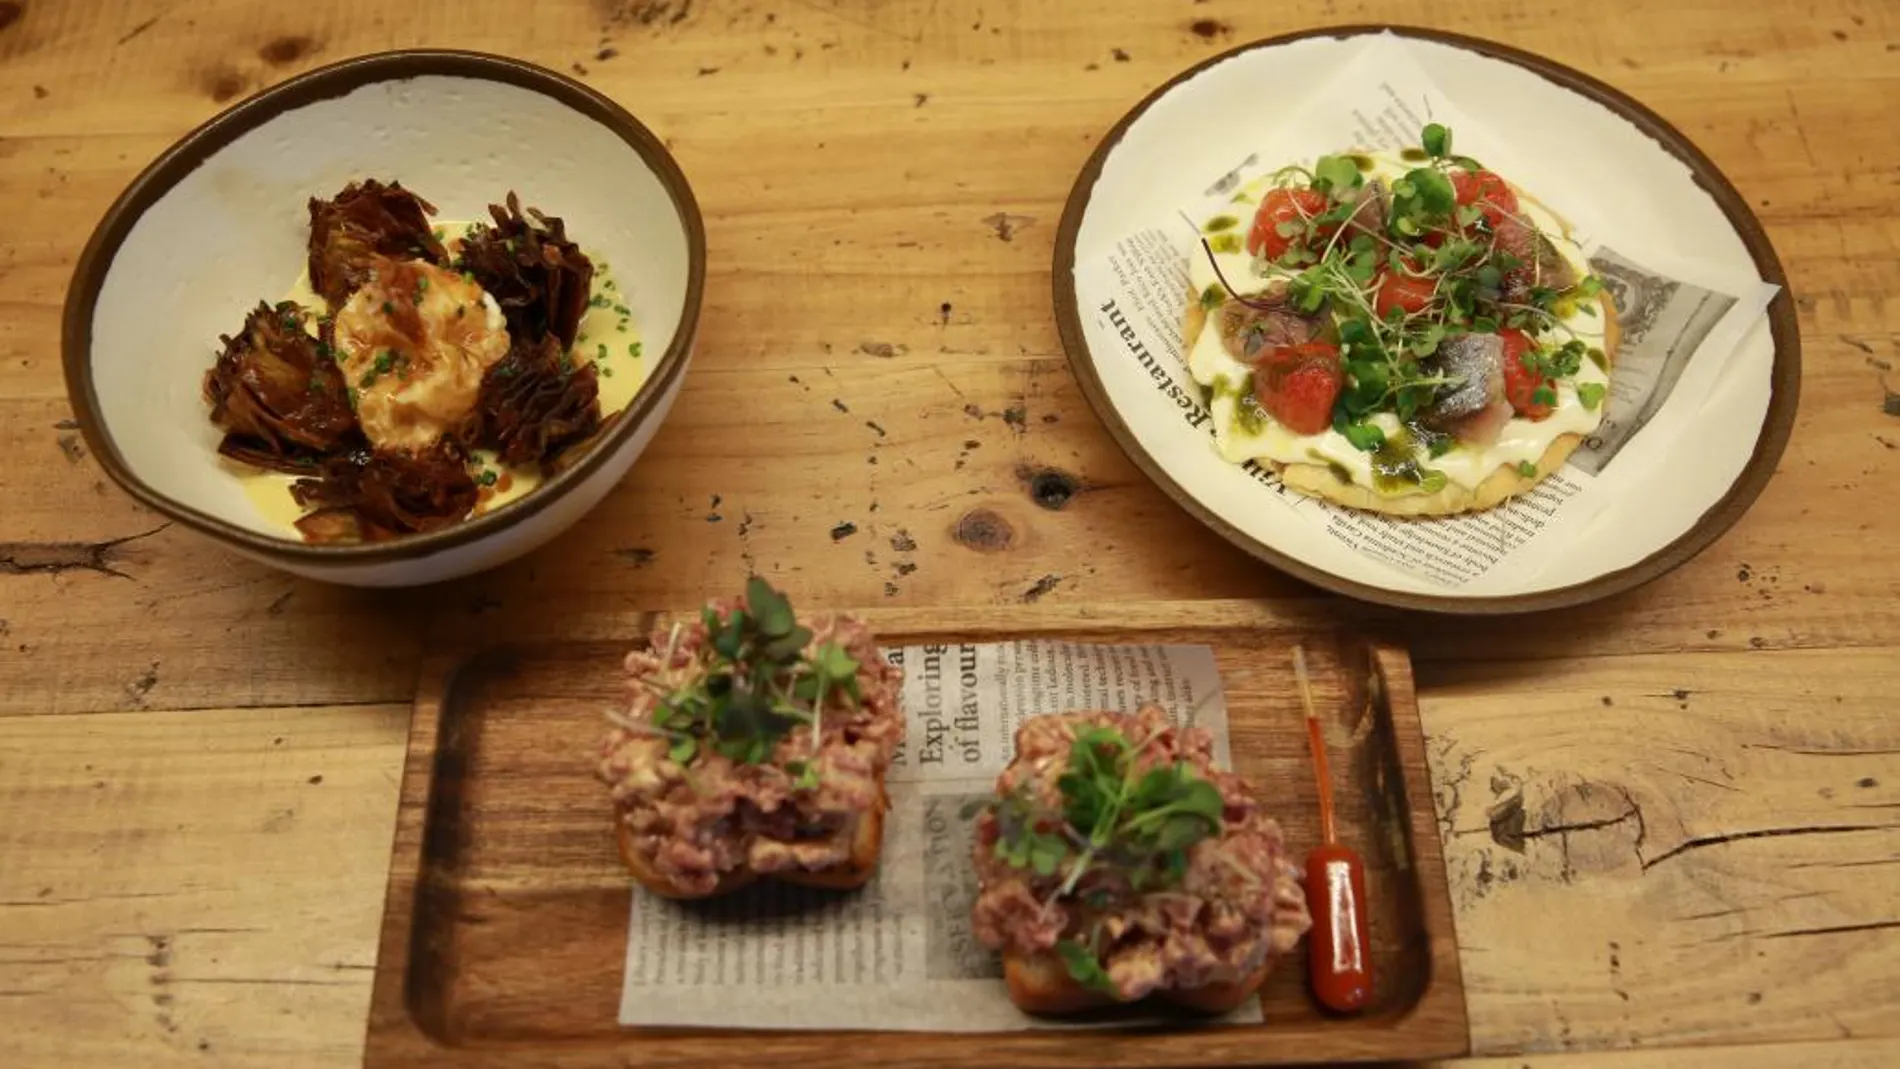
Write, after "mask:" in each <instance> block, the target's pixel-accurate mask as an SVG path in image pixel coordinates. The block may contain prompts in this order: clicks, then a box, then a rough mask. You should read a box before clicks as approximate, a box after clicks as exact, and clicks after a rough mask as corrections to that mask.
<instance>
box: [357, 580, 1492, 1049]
mask: <svg viewBox="0 0 1900 1069" xmlns="http://www.w3.org/2000/svg"><path fill="white" fill-rule="evenodd" d="M863 615H864V616H865V618H866V619H867V620H868V621H869V622H870V623H871V625H872V626H873V628H875V629H876V631H877V634H878V637H879V641H880V642H881V643H884V644H886V645H892V646H896V645H911V644H916V643H923V642H988V641H999V642H1000V641H1009V640H1013V639H1057V640H1070V641H1081V642H1102V643H1181V644H1199V645H1206V646H1209V647H1212V648H1213V650H1214V651H1215V658H1216V663H1217V665H1218V667H1219V669H1220V673H1221V678H1222V683H1223V686H1224V688H1225V690H1226V696H1227V703H1228V715H1229V720H1230V735H1231V739H1232V750H1233V754H1234V763H1235V765H1236V767H1237V769H1238V770H1239V771H1240V772H1242V773H1243V774H1245V775H1247V776H1248V777H1249V779H1250V780H1251V781H1252V782H1253V784H1254V785H1255V788H1256V789H1257V790H1258V792H1259V793H1260V795H1261V797H1262V800H1263V802H1264V803H1265V805H1266V806H1267V809H1268V811H1269V812H1270V813H1272V814H1273V815H1274V816H1275V817H1276V818H1277V819H1278V820H1279V821H1280V822H1281V824H1282V826H1283V827H1284V828H1285V830H1286V834H1287V839H1288V844H1289V846H1290V847H1291V849H1292V850H1293V852H1294V854H1295V856H1296V857H1298V856H1303V855H1304V853H1305V851H1306V850H1308V849H1310V848H1311V847H1312V846H1313V845H1314V844H1315V843H1316V842H1317V841H1318V828H1317V824H1318V820H1317V804H1318V803H1317V794H1316V788H1315V786H1314V783H1313V777H1312V773H1311V771H1310V766H1309V763H1308V758H1307V752H1306V743H1305V731H1304V729H1303V721H1302V720H1301V713H1300V707H1299V703H1298V698H1297V694H1296V691H1295V689H1294V687H1293V677H1292V669H1291V650H1292V647H1293V645H1294V643H1295V642H1299V643H1302V644H1303V645H1304V646H1305V647H1306V650H1307V655H1308V658H1309V662H1310V665H1311V668H1312V670H1313V672H1314V677H1315V678H1314V682H1315V698H1316V700H1317V701H1318V703H1319V707H1320V709H1321V713H1322V716H1323V717H1324V718H1326V720H1327V722H1328V727H1327V730H1328V735H1329V739H1330V743H1331V753H1332V758H1333V776H1334V781H1335V786H1336V791H1337V793H1338V810H1339V812H1338V818H1339V822H1340V834H1341V837H1342V839H1343V840H1344V841H1346V842H1347V843H1349V844H1350V845H1353V846H1354V847H1356V848H1357V849H1359V850H1360V852H1361V853H1362V854H1363V856H1364V857H1365V859H1366V867H1367V883H1368V896H1369V898H1370V901H1371V914H1372V915H1371V933H1372V943H1373V964H1374V968H1375V970H1376V978H1377V979H1376V992H1375V995H1374V998H1373V1000H1372V1004H1371V1007H1370V1009H1369V1010H1368V1011H1367V1012H1365V1013H1363V1014H1361V1015H1358V1016H1353V1017H1329V1016H1327V1015H1325V1014H1323V1013H1322V1012H1320V1011H1319V1009H1318V1008H1317V1006H1316V1005H1315V1003H1314V1002H1313V1001H1312V999H1311V998H1310V996H1309V995H1308V993H1307V991H1306V989H1305V979H1304V977H1305V962H1304V960H1303V955H1304V953H1305V951H1304V945H1305V944H1304V943H1302V947H1301V949H1300V950H1298V951H1295V953H1294V954H1293V955H1291V956H1289V957H1288V958H1287V959H1285V960H1283V961H1282V962H1280V964H1279V965H1278V966H1277V967H1276V968H1275V970H1274V972H1273V974H1272V976H1271V978H1270V979H1269V981H1268V983H1267V986H1266V988H1265V989H1264V990H1263V992H1262V1013H1263V1015H1264V1018H1265V1021H1264V1023H1262V1024H1257V1025H1211V1024H1210V1025H1198V1026H1197V1025H1187V1026H1177V1027H1171V1028H1164V1029H1153V1028H1148V1029H1132V1028H1131V1029H1125V1030H1116V1031H1114V1032H1113V1033H1111V1034H1103V1033H1101V1032H1082V1033H1078V1032H1073V1031H1056V1030H1044V1031H1019V1032H998V1033H961V1034H959V1033H922V1032H880V1031H870V1030H866V1031H854V1032H848V1033H847V1032H821V1031H789V1030H788V1031H771V1032H767V1031H759V1030H748V1029H732V1030H709V1029H684V1028H674V1029H652V1028H638V1029H636V1028H627V1027H623V1026H621V1025H619V1024H618V1023H617V1019H616V1018H617V1010H618V1006H619V999H620V991H621V980H622V971H623V967H624V958H625V952H626V937H627V921H628V912H629V907H630V904H631V903H630V898H629V896H630V895H632V894H633V893H635V890H634V887H633V884H632V883H631V881H630V879H629V878H628V877H627V875H626V873H625V871H624V869H623V868H622V867H621V862H620V860H619V857H618V854H617V853H616V850H615V847H614V840H613V827H612V818H611V813H612V810H611V806H610V804H609V802H608V800H607V795H606V789H605V788H604V787H603V786H602V785H601V784H599V783H598V782H596V781H595V780H594V779H593V775H592V772H593V753H594V747H595V745H596V744H597V742H598V740H599V738H600V737H601V733H602V731H603V730H604V723H603V720H602V718H601V710H602V709H603V707H605V706H609V705H614V704H618V703H619V702H622V701H624V696H623V695H624V691H623V684H622V681H621V676H620V661H621V658H622V656H623V654H624V652H625V651H626V650H627V649H628V648H630V647H631V646H632V645H633V644H634V642H635V641H637V639H638V636H643V635H645V634H646V633H647V630H648V628H650V627H651V626H653V625H654V624H655V623H656V618H655V617H652V616H648V617H643V618H641V619H639V620H638V621H634V622H632V623H631V624H630V626H629V630H628V633H627V637H626V638H625V639H624V640H620V641H597V640H574V641H558V642H540V643H534V644H521V645H514V646H498V647H491V648H488V649H484V650H480V651H464V652H462V653H460V654H455V653H443V654H439V655H437V656H434V657H431V658H430V667H429V668H428V669H427V670H426V671H425V673H424V678H423V681H422V685H421V689H420V692H419V695H418V698H417V702H416V711H415V717H414V721H413V724H412V726H411V729H410V737H409V751H408V759H407V765H406V768H405V770H404V774H403V784H402V794H401V808H400V811H399V813H398V816H397V821H396V837H395V847H394V856H393V860H392V864H391V872H390V882H389V893H388V898H387V901H386V904H385V907H384V921H383V930H382V939H381V945H380V953H379V958H378V964H377V970H376V982H375V990H374V994H373V996H372V999H371V1012H370V1021H369V1033H368V1040H367V1045H366V1048H365V1056H364V1063H365V1065H366V1066H369V1067H371V1069H396V1067H404V1069H409V1067H422V1066H442V1067H475V1066H482V1067H502V1066H507V1067H515V1066H528V1065H533V1066H552V1067H565V1069H582V1067H597V1066H601V1067H604V1066H631V1065H638V1066H647V1067H662V1066H714V1065H733V1064H739V1063H742V1062H756V1063H760V1064H770V1065H774V1066H781V1067H783V1066H795V1065H822V1064H832V1063H841V1062H858V1061H861V1062H864V1063H866V1064H872V1065H879V1066H883V1067H889V1069H898V1067H913V1066H915V1067H923V1066H955V1067H968V1069H987V1067H990V1066H996V1065H1016V1066H1084V1065H1087V1066H1160V1065H1183V1066H1185V1065H1209V1066H1213V1065H1278V1064H1295V1063H1298V1064H1315V1063H1342V1062H1354V1061H1374V1060H1382V1059H1399V1058H1405V1059H1413V1058H1432V1057H1446V1056H1456V1055H1461V1054H1465V1053H1468V1051H1469V1049H1470V1040H1469V1033H1468V1030H1467V1027H1466V1018H1465V998H1464V989H1463V986H1462V982H1461V979H1460V976H1459V970H1458V957H1457V948H1456V945H1455V939H1454V935H1453V930H1452V916H1451V904H1450V897H1449V894H1448V891H1447V887H1446V881H1445V867H1444V859H1443V856H1442V854H1441V851H1440V844H1439V841H1438V837H1437V836H1438V833H1437V827H1436V821H1435V820H1434V817H1433V810H1432V801H1431V787H1430V783H1429V782H1428V779H1427V771H1426V761H1425V753H1424V740H1423V736H1422V734H1421V731H1420V728H1419V720H1418V707H1417V703H1416V701H1415V698H1414V694H1413V689H1412V675H1411V666H1410V662H1409V660H1408V658H1407V657H1406V655H1405V653H1404V652H1403V650H1402V649H1400V648H1398V647H1396V646H1394V645H1391V644H1388V643H1385V642H1381V641H1378V640H1374V639H1368V638H1365V637H1361V636H1357V635H1352V634H1346V633H1341V632H1334V631H1323V630H1321V631H1315V630H1311V629H1307V630H1298V631H1296V630H1290V629H1287V628H1286V627H1285V625H1284V623H1276V621H1275V619H1274V618H1273V617H1272V616H1271V614H1270V613H1269V612H1268V610H1266V609H1264V608H1261V609H1255V608H1252V607H1248V606H1244V605H1236V604H1233V603H1229V604H1225V605H1221V606H1219V607H1218V608H1212V609H1209V610H1207V611H1200V610H1198V609H1196V608H1194V607H1190V606H1182V605H1166V606H1152V607H1145V608H1144V607H1142V606H1139V605H1128V606H1115V607H1114V608H1113V610H1112V611H1108V610H1104V611H1103V612H1101V613H1100V614H1081V615H1077V614H1073V613H1069V614H1061V615H1052V614H1048V613H1041V612H1037V611H1035V610H1034V609H1033V607H996V608H993V609H988V610H980V611H978V610H958V611H957V612H955V613H953V614H944V613H933V612H929V611H924V610H883V611H875V612H867V613H864V614H863ZM642 893H644V892H642ZM733 995H734V997H733V1018H734V1022H735V1023H742V1022H743V1020H744V1014H745V1006H744V992H743V989H740V988H735V989H733ZM864 1012H865V1015H866V1019H867V1021H868V1020H870V1019H871V1017H872V1015H873V1014H875V1012H876V1009H875V1006H871V1005H867V1006H866V1007H865V1010H864Z"/></svg>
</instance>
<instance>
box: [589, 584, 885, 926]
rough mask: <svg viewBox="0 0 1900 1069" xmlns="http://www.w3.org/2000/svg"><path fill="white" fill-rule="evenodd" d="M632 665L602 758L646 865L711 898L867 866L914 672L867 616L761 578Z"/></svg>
mask: <svg viewBox="0 0 1900 1069" xmlns="http://www.w3.org/2000/svg"><path fill="white" fill-rule="evenodd" d="M626 671H627V676H628V687H629V690H630V692H631V698H630V704H629V707H628V708H627V710H626V711H625V712H624V713H623V712H618V711H615V712H611V713H609V714H608V719H609V720H610V721H611V723H612V725H613V726H612V728H611V730H610V731H609V732H608V734H607V737H606V738H605V739H604V740H603V741H602V743H601V747H600V755H599V763H598V766H597V774H598V775H599V777H600V779H601V780H602V781H603V782H604V783H606V784H607V786H608V788H609V789H610V791H611V792H612V795H613V801H614V810H615V815H616V826H617V835H618V839H619V847H620V854H621V857H622V858H623V859H624V860H625V862H626V864H627V868H628V870H629V871H631V872H632V873H633V876H634V878H635V879H636V880H638V881H639V882H640V883H641V884H642V885H644V886H645V887H647V888H648V889H649V890H652V891H653V892H654V893H656V894H660V895H664V896H666V897H669V898H707V897H711V896H714V895H719V894H724V893H726V892H729V891H734V890H737V889H738V888H740V887H743V886H745V885H747V884H749V883H752V882H753V881H755V880H757V879H759V878H761V877H766V876H770V877H773V878H776V879H780V880H784V881H786V882H788V883H798V884H806V885H811V886H820V887H833V888H853V887H858V886H862V885H863V884H864V883H865V882H866V881H868V880H869V879H870V878H871V876H872V874H873V873H874V872H875V871H876V868H877V862H878V855H879V853H880V851H881V849H882V846H883V837H884V812H885V809H886V808H887V806H888V799H887V797H886V794H885V789H884V777H885V773H886V771H887V770H888V769H889V767H890V763H891V758H892V755H893V754H894V752H895V751H896V749H897V747H898V744H899V743H900V742H901V741H902V740H903V737H904V718H903V714H902V713H901V712H900V711H899V709H898V697H899V691H900V687H901V684H902V679H903V674H902V672H901V670H899V669H898V668H897V667H896V666H894V665H892V664H891V663H890V662H889V661H887V660H885V658H884V656H883V655H882V654H881V653H880V652H879V651H878V648H877V646H876V644H875V642H874V639H873V636H872V634H871V631H870V628H869V627H868V626H866V625H865V624H864V623H863V622H862V621H861V620H858V619H856V618H854V617H851V616H846V615H822V616H814V617H812V618H809V619H806V620H800V619H798V618H797V617H796V616H795V615H794V613H793V611H792V608H791V605H790V603H789V602H788V601H787V600H786V599H785V597H784V596H783V595H781V594H779V593H778V592H777V591H775V590H773V589H772V587H771V586H770V585H769V584H768V583H766V582H765V581H764V580H763V579H758V578H754V579H752V580H751V582H750V583H748V585H747V587H746V596H745V597H744V598H743V599H739V598H729V599H722V600H719V601H715V602H713V603H712V604H709V605H707V606H706V607H705V608H704V609H702V610H701V612H700V616H699V618H698V619H697V620H695V621H692V622H690V623H682V624H678V625H675V626H673V627H671V628H669V629H666V630H660V631H655V632H654V633H653V635H652V636H651V637H650V639H649V641H648V644H647V646H646V648H644V649H639V650H635V651H634V652H632V653H630V654H628V655H627V660H626Z"/></svg>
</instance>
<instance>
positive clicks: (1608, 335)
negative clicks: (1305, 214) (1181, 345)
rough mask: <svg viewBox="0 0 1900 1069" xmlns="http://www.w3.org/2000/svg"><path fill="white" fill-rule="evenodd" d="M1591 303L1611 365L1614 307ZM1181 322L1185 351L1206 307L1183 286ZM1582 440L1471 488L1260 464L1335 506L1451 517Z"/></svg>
mask: <svg viewBox="0 0 1900 1069" xmlns="http://www.w3.org/2000/svg"><path fill="white" fill-rule="evenodd" d="M1597 303H1598V304H1599V305H1601V307H1602V309H1603V357H1604V359H1605V360H1607V361H1608V362H1609V365H1610V367H1611V368H1615V367H1616V343H1617V342H1618V341H1619V340H1620V338H1621V333H1622V332H1621V330H1620V328H1619V327H1618V325H1617V321H1616V306H1615V305H1614V304H1612V303H1611V301H1610V295H1609V294H1608V293H1602V294H1599V295H1598V296H1597ZM1182 326H1183V329H1184V330H1185V331H1186V332H1187V334H1186V336H1187V349H1188V350H1190V351H1191V350H1192V349H1193V348H1194V343H1195V342H1196V341H1197V340H1198V339H1199V338H1200V336H1201V331H1202V329H1204V328H1205V327H1206V326H1207V310H1206V309H1205V308H1203V307H1201V295H1200V294H1198V293H1195V292H1193V291H1189V293H1188V301H1187V314H1186V315H1185V316H1183V317H1182ZM1609 403H1610V398H1609V395H1608V394H1607V393H1605V394H1604V397H1603V403H1602V406H1601V408H1600V409H1599V410H1600V411H1602V412H1604V413H1606V414H1607V412H1608V410H1609ZM1582 443H1583V436H1582V435H1578V434H1560V435H1558V436H1557V437H1556V439H1554V440H1553V441H1552V442H1551V443H1550V446H1549V448H1547V449H1545V450H1544V455H1543V456H1541V457H1539V458H1538V460H1537V474H1536V475H1532V476H1527V475H1524V474H1522V473H1520V472H1519V471H1518V470H1517V468H1516V466H1514V465H1510V464H1499V465H1498V468H1497V470H1496V471H1494V472H1492V473H1491V474H1490V475H1489V476H1487V477H1486V478H1485V479H1484V481H1483V482H1481V483H1479V484H1478V485H1477V486H1475V487H1466V486H1460V485H1459V484H1457V483H1452V482H1447V483H1446V484H1445V485H1444V486H1442V487H1440V488H1439V489H1437V490H1435V491H1433V492H1431V493H1411V494H1393V495H1386V494H1381V493H1379V492H1378V491H1377V490H1374V489H1373V488H1372V487H1370V486H1361V485H1360V484H1358V483H1348V482H1341V481H1340V479H1339V476H1338V475H1335V474H1334V473H1333V469H1332V468H1330V467H1328V466H1326V465H1324V464H1306V463H1296V464H1283V463H1281V462H1279V461H1275V460H1268V459H1265V458H1262V459H1261V460H1260V463H1262V464H1264V465H1266V466H1267V467H1270V468H1272V469H1273V470H1275V471H1277V472H1279V473H1280V479H1281V481H1282V482H1284V483H1285V484H1286V485H1287V487H1288V489H1291V490H1294V491H1296V492H1298V493H1302V494H1305V495H1307V496H1308V497H1317V498H1321V499H1322V500H1326V501H1330V502H1332V503H1333V504H1335V505H1343V506H1345V507H1346V508H1351V509H1361V510H1364V511H1366V512H1377V513H1381V514H1383V515H1386V516H1453V515H1456V514H1458V513H1461V512H1482V511H1484V510H1486V509H1490V508H1495V507H1497V506H1498V505H1501V504H1503V503H1504V502H1506V501H1509V500H1510V499H1511V498H1513V497H1517V496H1520V495H1522V494H1527V493H1529V492H1530V491H1531V489H1532V488H1533V487H1535V486H1536V485H1537V484H1538V483H1539V482H1542V481H1543V479H1544V477H1545V476H1547V475H1549V474H1550V473H1551V472H1553V471H1556V470H1557V469H1558V468H1561V467H1563V466H1564V462H1565V461H1567V460H1569V459H1570V454H1571V452H1572V451H1574V450H1575V449H1576V448H1577V446H1579V445H1581V444H1582Z"/></svg>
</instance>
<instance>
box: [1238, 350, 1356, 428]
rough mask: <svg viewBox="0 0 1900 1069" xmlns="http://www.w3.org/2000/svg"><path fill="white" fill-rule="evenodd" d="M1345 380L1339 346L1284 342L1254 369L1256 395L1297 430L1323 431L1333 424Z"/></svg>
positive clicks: (1271, 412) (1284, 423)
mask: <svg viewBox="0 0 1900 1069" xmlns="http://www.w3.org/2000/svg"><path fill="white" fill-rule="evenodd" d="M1344 381H1345V373H1344V371H1343V370H1342V369H1341V368H1340V366H1339V347H1338V346H1336V345H1328V344H1326V343H1325V342H1307V343H1306V344H1304V345H1283V346H1281V347H1279V348H1277V349H1275V350H1273V351H1272V352H1271V353H1269V354H1268V355H1267V358H1266V359H1265V360H1262V361H1261V362H1260V365H1259V367H1258V368H1257V369H1256V370H1255V371H1254V376H1253V383H1254V399H1255V400H1257V401H1259V402H1260V407H1261V408H1263V409H1265V410H1266V412H1267V415H1269V416H1272V417H1273V418H1274V419H1275V420H1278V421H1279V422H1280V424H1281V425H1282V426H1284V427H1286V428H1287V429H1288V430H1290V431H1292V432H1293V433H1295V434H1319V433H1321V432H1323V431H1324V430H1326V428H1328V427H1330V426H1332V425H1333V402H1334V401H1337V400H1338V399H1339V391H1340V388H1341V387H1342V386H1343V385H1344Z"/></svg>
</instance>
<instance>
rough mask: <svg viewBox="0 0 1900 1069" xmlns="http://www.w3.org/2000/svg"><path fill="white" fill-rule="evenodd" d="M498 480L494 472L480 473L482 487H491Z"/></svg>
mask: <svg viewBox="0 0 1900 1069" xmlns="http://www.w3.org/2000/svg"><path fill="white" fill-rule="evenodd" d="M498 478H500V476H498V475H496V474H495V473H494V472H492V471H484V472H482V479H481V483H482V485H483V486H493V485H495V480H496V479H498Z"/></svg>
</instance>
